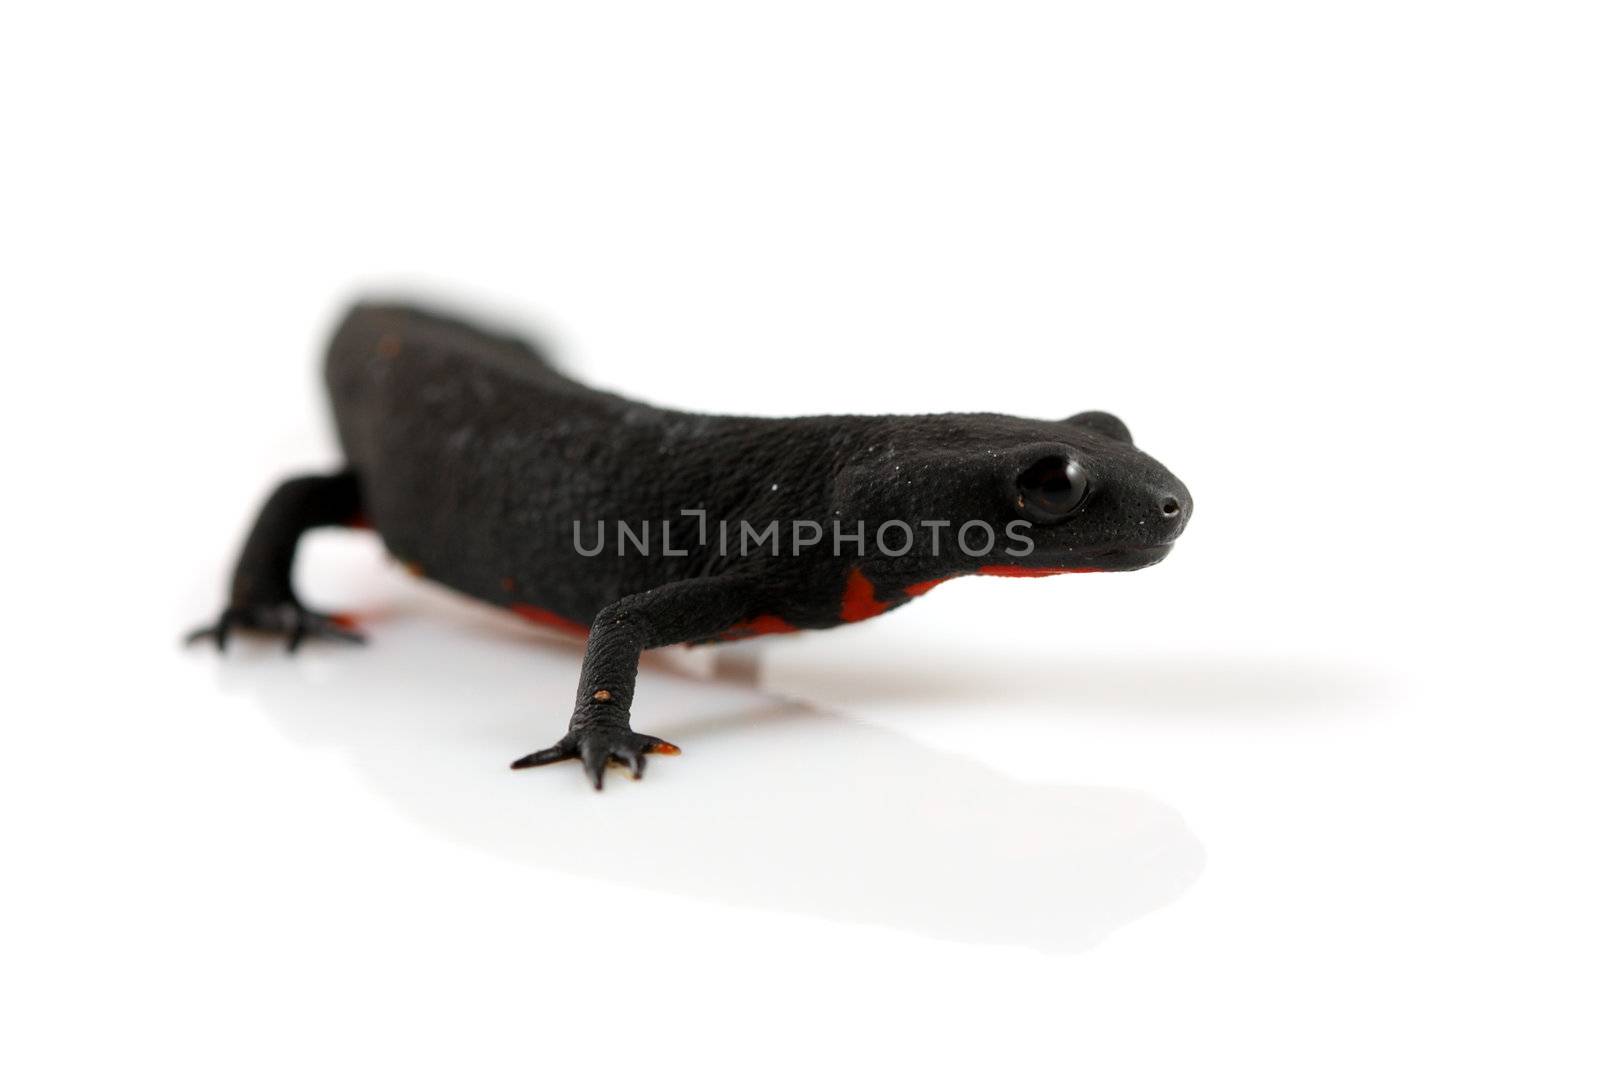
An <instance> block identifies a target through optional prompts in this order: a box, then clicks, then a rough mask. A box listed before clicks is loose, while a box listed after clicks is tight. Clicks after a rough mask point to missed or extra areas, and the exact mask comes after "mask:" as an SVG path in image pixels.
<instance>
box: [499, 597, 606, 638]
mask: <svg viewBox="0 0 1600 1067" xmlns="http://www.w3.org/2000/svg"><path fill="white" fill-rule="evenodd" d="M511 610H512V611H514V612H516V613H517V614H518V615H521V616H522V617H523V618H524V619H527V620H528V621H529V622H536V623H538V624H539V625H540V626H550V627H553V628H555V629H557V630H560V631H562V632H563V633H569V634H572V635H574V636H576V637H588V636H589V628H588V627H587V626H585V625H584V624H583V623H581V622H576V621H574V620H572V619H569V618H567V617H566V616H565V615H557V614H556V613H555V612H553V611H546V610H545V609H544V608H538V607H534V606H533V605H532V604H512V605H511Z"/></svg>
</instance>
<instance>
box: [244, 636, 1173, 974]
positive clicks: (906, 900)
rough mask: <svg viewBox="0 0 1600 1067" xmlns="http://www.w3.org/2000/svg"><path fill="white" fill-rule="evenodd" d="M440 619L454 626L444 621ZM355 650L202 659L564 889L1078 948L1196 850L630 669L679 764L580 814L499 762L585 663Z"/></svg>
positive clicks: (1101, 815)
mask: <svg viewBox="0 0 1600 1067" xmlns="http://www.w3.org/2000/svg"><path fill="white" fill-rule="evenodd" d="M452 616H453V617H452ZM372 629H373V631H374V632H373V643H372V644H371V645H370V646H369V647H367V648H366V649H349V648H342V647H338V648H328V647H318V648H311V649H307V650H306V651H304V652H302V654H301V655H300V656H299V657H296V658H295V659H292V660H291V659H288V658H286V657H285V656H283V655H282V653H281V652H280V651H279V650H278V648H277V646H276V645H271V646H269V645H266V644H254V643H250V642H240V643H239V644H238V645H237V646H236V647H235V648H232V649H230V651H229V654H228V656H227V657H225V659H224V660H223V661H222V662H221V663H220V664H219V666H218V668H217V669H218V670H219V671H220V673H221V678H222V684H223V686H224V687H225V688H227V689H229V690H232V691H238V692H244V693H248V694H250V695H251V696H252V697H254V698H255V699H257V700H258V701H259V702H260V704H261V705H262V707H263V708H264V709H265V711H266V713H267V714H268V715H269V716H271V718H272V719H273V720H274V721H275V722H276V723H277V724H278V725H279V726H280V727H281V728H282V729H283V730H285V731H286V732H287V733H288V734H289V735H290V736H291V737H292V738H294V739H296V740H298V741H301V742H303V743H306V744H310V745H315V746H319V747H320V746H333V747H335V748H337V749H339V750H340V751H342V752H344V753H346V754H347V755H348V756H349V758H350V759H352V760H353V761H354V763H355V764H356V765H357V767H359V768H360V770H361V771H362V772H364V773H365V774H366V775H367V776H369V777H370V779H371V780H372V782H373V783H374V784H375V786H376V787H377V789H378V790H379V791H380V792H381V793H382V794H383V795H384V796H386V797H387V798H389V799H390V800H391V801H393V802H394V803H395V804H396V805H398V806H399V808H400V809H401V810H402V811H404V812H406V813H407V814H409V815H410V816H412V817H414V818H416V819H418V820H420V821H421V822H423V823H425V824H427V825H428V826H430V827H432V828H433V829H435V830H436V831H438V832H441V833H443V834H446V835H448V836H449V837H451V838H454V839H457V840H461V841H465V842H470V843H472V844H474V845H477V846H480V847H482V848H485V849H488V850H490V851H492V852H494V853H497V854H499V855H502V856H505V857H508V858H511V859H514V860H518V861H522V862H527V863H531V864H536V865H541V866H547V867H551V868H555V869H559V870H562V871H566V872H570V873H573V874H578V875H583V876H588V877H594V878H601V879H607V880H610V881H614V882H618V883H623V884H628V885H633V886H639V887H643V888H647V889H653V890H659V891H665V892H670V893H678V894H687V895H691V896H695V897H700V898H705V899H712V900H718V901H723V902H726V903H729V904H734V905H740V906H749V907H757V908H769V909H779V910H785V911H791V912H797V913H803V914H810V915H815V916H821V917H824V918H828V919H835V920H844V921H855V922H863V923H871V924H878V925H883V926H889V927H896V928H900V929H904V930H910V931H917V932H921V933H925V934H930V935H934V936H937V937H941V938H947V939H955V940H961V941H971V942H988V943H1003V944H1016V945H1029V946H1034V947H1036V948H1040V949H1044V950H1047V951H1076V950H1081V949H1084V948H1087V947H1089V946H1091V945H1093V944H1095V943H1096V942H1097V941H1099V940H1100V939H1101V938H1103V937H1104V936H1105V935H1106V934H1108V933H1109V932H1110V931H1112V930H1114V929H1116V928H1117V927H1119V926H1122V925H1123V924H1125V923H1128V922H1130V921H1132V920H1134V919H1136V918H1138V917H1140V916H1142V915H1144V914H1146V913H1148V912H1150V911H1152V910H1154V909H1155V908H1157V907H1160V906H1161V905H1163V904H1166V903H1168V902H1170V901H1172V900H1174V899H1175V898H1177V897H1178V896H1179V895H1180V894H1182V893H1183V892H1184V890H1185V889H1187V888H1188V886H1189V885H1190V884H1191V883H1192V882H1193V881H1194V880H1195V879H1196V878H1197V877H1198V875H1199V873H1200V871H1201V869H1202V867H1203V865H1204V852H1203V850H1202V848H1201V846H1200V844H1199V842H1198V841H1196V840H1195V838H1194V837H1193V835H1191V833H1190V832H1189V830H1188V828H1187V827H1186V826H1185V824H1184V822H1183V820H1182V819H1181V818H1180V817H1179V816H1178V815H1177V813H1176V812H1174V811H1173V810H1172V809H1170V808H1168V807H1167V806H1165V805H1163V804H1161V803H1160V802H1158V801H1156V800H1154V799H1152V798H1151V797H1148V796H1146V795H1144V794H1141V793H1138V792H1133V791H1128V790H1122V789H1108V788H1083V787H1074V786H1063V785H1054V784H1030V783H1026V782H1020V781H1015V780H1013V779H1010V778H1007V777H1006V776H1005V775H1003V774H1000V773H998V772H996V771H995V770H992V769H990V768H989V767H987V766H985V765H983V764H980V763H978V762H975V761H973V760H970V759H966V758H963V757H961V756H959V755H953V754H950V753H947V752H941V751H937V750H934V749H931V748H928V747H926V746H924V745H922V744H920V743H918V742H916V741H914V740H911V739H909V738H907V737H904V736H901V735H899V734H897V733H895V732H893V731H890V730H886V729H883V728H880V727H875V726H867V725H864V724H861V723H858V722H854V721H851V720H849V719H847V718H844V717H842V716H840V715H838V714H834V713H830V712H828V711H825V710H821V709H818V708H813V707H809V706H806V705H803V704H799V703H796V702H794V701H790V700H785V699H783V698H781V697H776V696H772V695H769V694H765V693H763V692H762V691H761V690H759V689H757V688H754V687H753V686H752V685H750V684H749V683H748V682H735V681H729V680H728V679H727V678H723V679H721V680H716V681H708V680H703V679H697V678H693V677H690V676H688V675H687V674H686V673H685V672H684V671H683V670H681V669H676V668H674V661H673V660H672V659H671V658H670V657H668V658H663V657H660V656H656V657H652V658H650V659H647V666H646V673H647V677H644V678H642V679H641V681H642V685H641V690H642V692H645V693H648V699H649V706H648V714H647V715H644V716H641V718H642V719H646V720H647V723H641V725H642V726H643V728H645V729H648V730H650V731H651V732H652V733H658V734H660V735H661V736H663V737H666V738H669V739H671V740H673V741H675V742H677V743H679V744H680V745H682V746H683V748H684V753H685V754H684V755H683V756H681V757H678V758H676V759H667V758H661V757H657V758H655V759H653V760H652V761H651V763H650V766H649V770H648V773H647V774H646V776H645V780H644V781H642V782H634V781H631V780H629V779H628V778H627V776H626V775H625V774H623V773H621V772H620V771H616V770H613V772H612V773H611V774H610V775H609V776H608V778H607V788H606V790H605V792H604V793H603V794H602V795H599V796H596V795H595V794H594V792H593V791H592V790H591V789H590V788H589V787H588V785H587V783H586V782H585V781H584V780H583V778H582V775H581V774H580V773H579V771H578V769H577V767H576V766H575V765H572V764H565V765H557V766H555V767H550V768H543V769H538V770H533V771H525V772H516V773H514V772H512V771H510V770H508V769H507V763H508V762H509V761H510V760H511V759H513V758H515V757H516V756H519V755H521V754H523V753H524V752H526V751H530V750H531V749H534V748H538V747H542V746H543V745H545V744H547V743H549V742H550V741H552V740H554V739H555V738H556V737H557V736H559V734H560V733H561V732H562V729H563V727H564V724H565V720H566V715H567V710H568V708H570V704H571V699H572V687H573V684H574V680H575V679H576V677H577V668H578V659H579V655H580V651H581V650H580V648H579V646H577V645H576V644H569V643H565V642H559V641H555V640H544V639H542V638H540V637H537V636H530V635H529V633H528V632H527V630H526V628H524V627H522V626H521V625H520V624H518V623H515V622H507V623H504V624H502V623H501V622H500V620H499V618H498V617H490V616H489V615H488V614H487V613H484V612H479V611H476V610H473V609H468V608H452V610H450V611H447V612H444V613H435V612H433V611H432V610H431V607H430V611H429V613H428V615H427V616H426V617H424V616H422V615H412V614H410V613H406V614H404V615H401V616H398V617H394V618H391V619H389V620H388V621H383V620H379V621H378V625H376V626H374V627H372Z"/></svg>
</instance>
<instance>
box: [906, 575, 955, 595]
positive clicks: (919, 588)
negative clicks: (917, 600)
mask: <svg viewBox="0 0 1600 1067" xmlns="http://www.w3.org/2000/svg"><path fill="white" fill-rule="evenodd" d="M949 580H950V579H949V578H933V579H930V580H929V581H926V582H914V583H912V584H911V585H908V586H906V587H905V590H904V592H905V595H906V596H908V597H913V596H921V595H922V594H923V593H926V592H927V591H928V590H930V589H932V588H933V587H934V586H936V585H942V584H943V583H945V582H948V581H949Z"/></svg>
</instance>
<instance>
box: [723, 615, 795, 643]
mask: <svg viewBox="0 0 1600 1067" xmlns="http://www.w3.org/2000/svg"><path fill="white" fill-rule="evenodd" d="M798 629H800V627H798V626H796V625H795V624H794V623H792V622H790V621H789V620H788V619H785V618H783V617H782V616H779V615H757V616H755V617H754V618H749V619H745V620H744V621H743V622H739V623H735V624H734V625H732V626H730V627H728V628H727V629H726V630H724V631H722V632H721V633H720V634H718V635H717V636H716V637H713V638H712V639H711V640H713V641H742V640H744V639H745V638H747V637H764V636H766V635H767V634H792V633H794V632H795V631H796V630H798Z"/></svg>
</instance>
